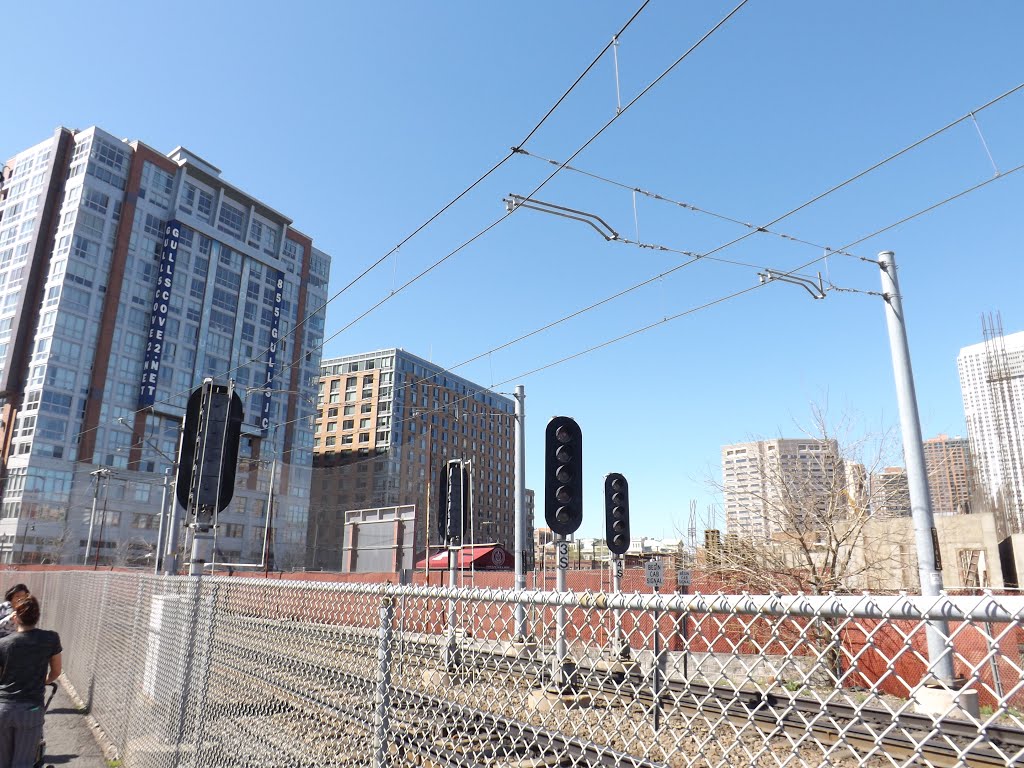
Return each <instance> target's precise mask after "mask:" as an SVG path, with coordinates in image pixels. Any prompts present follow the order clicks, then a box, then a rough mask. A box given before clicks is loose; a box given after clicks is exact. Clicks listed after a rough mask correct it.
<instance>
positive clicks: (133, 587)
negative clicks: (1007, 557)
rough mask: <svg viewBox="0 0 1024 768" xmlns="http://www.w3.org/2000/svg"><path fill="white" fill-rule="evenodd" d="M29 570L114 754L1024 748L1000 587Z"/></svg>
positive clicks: (1013, 632) (698, 761) (1008, 611)
mask: <svg viewBox="0 0 1024 768" xmlns="http://www.w3.org/2000/svg"><path fill="white" fill-rule="evenodd" d="M24 578H25V581H26V582H27V583H28V584H29V585H30V587H31V588H32V590H33V591H34V592H36V593H37V594H38V595H39V596H40V597H41V600H42V605H43V623H44V624H45V625H46V626H48V627H50V628H53V629H56V630H57V631H59V632H60V633H61V637H62V640H63V643H64V647H65V670H66V674H67V676H68V678H69V679H70V681H71V683H72V684H73V685H74V687H75V688H76V689H77V691H78V692H79V694H80V696H81V697H82V698H83V699H84V700H85V703H86V704H87V705H88V706H89V708H90V711H91V713H92V714H93V716H94V717H95V718H96V719H97V720H98V722H99V724H100V725H101V726H102V728H103V729H104V730H105V731H106V733H107V734H108V735H109V736H110V738H111V739H112V740H113V741H114V742H115V744H116V746H117V747H118V749H119V751H120V754H121V757H122V760H123V763H122V764H123V765H124V766H126V768H170V766H196V767H199V766H202V767H203V768H208V767H210V766H253V767H255V766H260V767H261V768H264V767H272V766H279V767H280V768H285V767H286V766H287V767H288V768H304V767H307V766H308V767H309V768H315V767H317V768H318V767H320V766H363V765H369V766H374V767H375V768H376V767H377V766H447V765H460V766H507V767H508V768H511V767H512V766H552V765H574V766H596V765H614V766H727V765H728V766H741V765H742V766H747V765H758V766H762V765H763V766H784V765H789V766H803V765H810V766H820V765H837V766H838V765H843V766H847V765H849V766H860V765H864V766H875V765H877V766H920V765H936V766H960V765H963V766H990V765H991V766H1007V765H1013V764H1019V763H1021V762H1022V761H1024V714H1022V710H1024V682H1022V667H1024V664H1022V658H1021V654H1022V653H1024V598H1021V597H1017V596H1014V597H1002V596H992V595H983V596H971V597H964V596H958V597H941V598H937V599H935V598H921V597H914V596H905V595H900V596H884V597H883V596H868V595H864V596H857V595H844V596H827V597H807V596H745V595H744V596H737V595H700V594H697V595H653V594H622V595H610V594H607V593H601V592H582V593H581V592H568V593H563V594H558V593H553V592H524V593H516V592H512V591H508V590H488V589H470V588H460V589H457V590H446V589H441V588H435V587H420V586H397V585H392V584H374V585H370V584H339V583H323V582H299V581H275V580H262V579H249V578H223V577H218V578H208V577H207V578H203V579H201V580H199V579H192V578H186V577H168V578H164V577H155V576H148V575H141V574H134V573H102V572H50V573H27V574H24ZM928 631H934V632H938V633H940V634H941V636H942V637H943V639H944V641H945V642H944V651H945V653H948V654H950V656H951V658H952V660H953V668H954V671H955V675H956V677H957V679H956V680H954V681H947V682H948V683H949V684H948V685H942V684H937V683H936V681H935V680H933V678H932V677H931V676H930V675H929V669H930V667H931V666H932V664H931V663H930V661H929V659H928V651H927V647H928V645H927V642H926V637H925V636H926V633H927V632H928Z"/></svg>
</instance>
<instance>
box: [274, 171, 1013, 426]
mask: <svg viewBox="0 0 1024 768" xmlns="http://www.w3.org/2000/svg"><path fill="white" fill-rule="evenodd" d="M1020 170H1024V164H1022V165H1018V166H1016V167H1014V168H1011V169H1010V170H1008V171H1005V172H1004V173H1002V174H1001V175H1000V176H995V177H992V178H989V179H986V180H984V181H982V182H980V183H978V184H975V185H973V186H971V187H968V188H966V189H964V190H961V191H960V192H957V193H956V194H954V195H950V196H949V197H946V198H944V199H942V200H940V201H938V202H936V203H933V204H932V205H929V206H928V207H926V208H923V209H921V210H919V211H917V212H915V213H913V214H910V215H909V216H905V217H903V218H901V219H900V220H899V221H896V222H894V223H892V224H889V225H887V226H885V227H882V228H881V229H877V230H875V231H873V232H871V233H869V234H867V235H864V236H862V237H860V238H858V239H857V240H855V241H853V242H851V243H849V244H847V245H845V246H843V249H844V250H848V249H850V248H852V247H854V246H856V245H860V244H861V243H864V242H865V241H867V240H869V239H871V238H873V237H877V236H878V235H880V234H883V233H885V232H887V231H889V230H891V229H893V228H894V227H897V226H900V225H901V224H905V223H907V222H909V221H912V220H913V219H916V218H918V217H920V216H923V215H925V214H927V213H929V212H931V211H933V210H935V209H936V208H939V207H941V206H943V205H946V204H948V203H950V202H953V201H955V200H957V199H959V198H961V197H964V196H965V195H968V194H970V193H972V192H975V191H977V190H979V189H981V188H983V187H985V186H988V185H989V184H991V183H992V182H994V181H997V180H998V179H1002V178H1005V177H1007V176H1010V175H1012V174H1014V173H1016V172H1018V171H1020ZM750 234H753V233H748V234H746V235H743V236H742V237H741V238H739V239H743V238H746V237H748V236H749V235H750ZM737 241H738V240H734V241H731V242H732V243H735V242H737ZM728 245H729V244H726V245H723V246H720V247H719V248H720V249H721V248H724V247H727V246H728ZM716 250H717V249H716ZM714 252H715V251H709V252H708V253H714ZM681 253H687V252H685V251H681ZM829 255H831V252H827V253H824V254H822V255H821V256H818V257H817V258H815V259H812V260H811V261H808V262H806V263H805V264H802V265H800V266H798V267H795V268H793V269H791V270H788V271H785V272H781V273H780V274H781V275H783V276H800V271H801V270H803V269H806V268H807V267H809V266H811V265H813V264H816V263H818V262H820V261H823V260H825V259H827V258H828V257H829ZM702 258H704V257H702V256H697V257H695V258H691V259H689V260H688V261H686V262H683V263H681V264H679V265H676V266H675V267H673V268H672V269H670V270H667V271H665V272H662V273H660V274H658V275H654V276H653V277H650V278H648V279H647V280H644V281H642V282H640V283H637V284H635V285H633V286H631V287H629V288H626V289H624V290H622V291H619V292H618V293H616V294H613V295H611V296H608V297H606V298H604V299H602V300H600V301H598V302H595V303H593V304H591V305H589V306H587V307H583V308H581V309H579V310H576V311H575V312H573V313H570V314H568V315H565V316H563V317H561V318H559V319H557V320H553V321H552V322H550V323H547V324H545V325H543V326H541V327H539V328H536V329H534V330H532V331H529V332H527V333H525V334H522V335H520V336H518V337H516V338H514V339H511V340H509V341H506V342H504V343H502V344H500V345H498V346H496V347H492V348H491V349H488V350H487V351H485V352H481V353H480V354H477V355H475V356H473V357H471V358H468V359H466V360H463V361H461V362H459V363H457V364H455V365H453V366H450V367H448V368H446V369H445V370H446V371H454V370H456V369H457V368H461V367H463V366H465V365H468V364H470V363H473V362H476V361H477V360H480V359H482V358H484V357H487V356H488V355H491V354H493V353H495V352H499V351H501V350H504V349H507V348H508V347H511V346H514V345H515V344H518V343H520V342H522V341H525V340H526V339H528V338H531V337H532V336H536V335H538V334H540V333H542V332H544V331H546V330H549V329H551V328H553V327H555V326H557V325H560V324H561V323H564V322H567V321H568V320H571V319H573V318H576V317H579V316H580V315H582V314H585V313H586V312H589V311H591V310H592V309H596V308H598V307H600V306H602V305H604V304H607V303H609V302H611V301H613V300H615V299H617V298H620V297H621V296H624V295H626V294H628V293H630V292H632V291H634V290H637V289H638V288H641V287H643V286H646V285H649V284H651V283H653V282H655V281H657V280H659V279H661V278H663V277H665V276H667V275H670V274H672V273H673V272H676V271H678V270H680V269H682V268H683V267H685V266H688V265H690V264H692V263H694V262H695V261H698V260H701V259H702ZM868 261H871V262H872V263H875V262H874V260H868ZM728 263H733V264H736V265H737V266H744V267H751V268H755V269H759V268H762V266H759V265H755V264H745V263H743V262H728ZM765 284H767V283H765ZM760 287H762V285H761V284H758V285H754V286H751V287H750V288H746V289H743V290H740V291H737V292H735V293H732V294H729V295H727V296H724V297H721V298H719V299H715V300H714V301H712V302H710V303H709V304H707V305H706V306H705V305H701V306H700V307H697V308H691V309H690V310H686V311H684V312H682V313H679V314H677V315H672V316H670V317H667V318H663V319H662V320H659V321H656V322H654V323H652V324H650V325H648V326H645V327H643V328H641V329H637V330H634V331H631V332H629V333H627V334H625V335H622V336H619V337H616V338H615V339H611V340H609V341H606V342H603V343H602V344H600V345H597V346H595V347H592V348H589V349H587V350H583V351H582V352H578V353H574V354H573V355H571V356H569V357H566V358H564V359H562V360H560V361H557V362H556V363H552V364H549V365H545V366H542V367H541V368H537V369H534V370H531V371H528V372H526V373H524V374H521V375H520V376H518V377H512V378H511V379H506V380H505V381H501V382H498V383H496V384H492V385H491V386H490V387H486V388H481V389H479V390H475V391H474V394H475V393H476V392H484V391H487V392H490V391H493V388H494V387H500V386H502V385H504V384H508V383H509V382H511V381H514V380H515V379H516V378H524V377H526V376H529V375H532V374H534V373H539V372H540V371H542V370H546V369H547V368H551V367H554V365H556V364H559V363H561V362H568V361H569V360H572V359H575V358H576V357H581V356H582V355H584V354H588V353H589V352H594V351H597V350H598V349H601V348H603V347H605V346H609V345H611V344H614V343H616V342H618V341H622V340H624V339H627V338H630V337H631V336H634V335H637V334H639V333H643V332H644V331H647V330H650V329H652V328H655V327H657V326H659V325H663V324H664V323H666V322H670V321H672V320H676V319H679V318H681V317H685V316H686V315H689V314H692V313H693V312H695V311H698V310H700V309H706V308H710V307H711V306H714V305H715V304H719V303H722V302H723V301H728V300H730V299H733V298H736V297H738V296H741V295H743V294H746V293H749V292H750V291H751V290H752V289H753V288H760ZM829 288H830V290H835V291H840V292H848V293H865V294H868V295H878V294H877V292H875V291H861V290H858V289H851V288H839V287H838V286H834V285H832V284H831V283H830V284H829ZM427 378H433V377H427ZM415 383H417V382H412V384H415ZM407 386H408V385H407ZM465 399H468V397H467V398H463V400H465ZM457 402H458V401H457ZM303 418H308V416H306V417H297V418H295V419H292V420H291V421H288V422H285V423H284V424H282V426H285V425H287V424H292V423H295V422H297V421H301V420H302V419H303Z"/></svg>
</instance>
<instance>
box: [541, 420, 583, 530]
mask: <svg viewBox="0 0 1024 768" xmlns="http://www.w3.org/2000/svg"><path fill="white" fill-rule="evenodd" d="M544 519H545V520H546V521H547V524H548V527H549V528H550V529H551V530H552V531H554V532H555V533H557V534H559V535H561V536H568V535H569V534H572V533H575V532H576V530H577V529H578V528H579V527H580V525H582V524H583V433H582V432H581V431H580V427H579V424H577V423H576V422H575V421H573V420H572V419H570V418H569V417H568V416H556V417H555V418H553V419H552V420H551V421H549V422H548V426H547V430H546V431H545V434H544Z"/></svg>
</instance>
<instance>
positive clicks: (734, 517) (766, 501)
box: [722, 438, 846, 538]
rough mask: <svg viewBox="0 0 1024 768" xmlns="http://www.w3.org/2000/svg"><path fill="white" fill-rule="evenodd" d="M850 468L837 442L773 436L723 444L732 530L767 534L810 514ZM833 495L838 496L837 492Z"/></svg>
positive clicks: (749, 535)
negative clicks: (846, 466) (753, 440)
mask: <svg viewBox="0 0 1024 768" xmlns="http://www.w3.org/2000/svg"><path fill="white" fill-rule="evenodd" d="M845 477H846V472H845V468H844V465H843V461H842V459H841V458H840V457H839V446H838V444H837V443H836V441H835V440H814V439H782V438H780V439H775V440H759V441H756V442H749V443H735V444H733V445H725V446H722V491H723V496H724V503H725V526H726V530H727V531H728V534H729V535H731V536H738V537H740V538H767V537H770V536H771V535H772V534H773V533H776V532H778V531H781V530H788V529H791V528H793V527H794V524H795V523H796V522H798V518H806V517H808V516H812V515H814V514H815V513H816V511H818V510H819V508H820V507H821V506H822V505H826V504H828V503H829V499H828V498H827V497H828V496H829V494H830V493H831V491H832V489H834V488H835V487H836V486H837V485H840V484H844V483H845ZM833 495H834V494H833Z"/></svg>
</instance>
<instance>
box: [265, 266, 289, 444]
mask: <svg viewBox="0 0 1024 768" xmlns="http://www.w3.org/2000/svg"><path fill="white" fill-rule="evenodd" d="M282 301H284V272H280V271H278V273H277V279H276V280H275V281H274V317H273V319H272V320H271V323H270V346H269V347H268V348H267V378H266V379H265V380H264V382H263V388H264V392H263V415H262V417H261V419H260V429H261V430H262V431H263V435H264V436H266V434H267V432H268V431H269V430H270V399H271V393H270V390H271V389H273V388H274V374H275V373H277V340H278V338H279V337H280V335H281V331H280V328H281V302H282Z"/></svg>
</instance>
